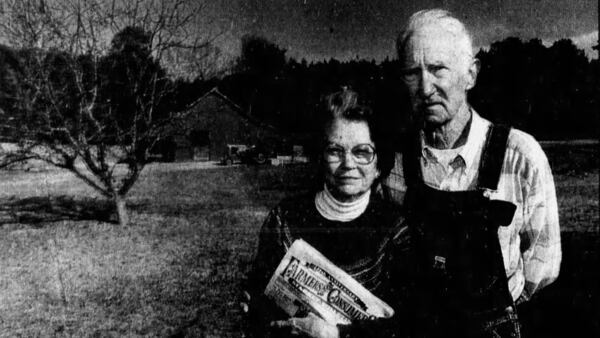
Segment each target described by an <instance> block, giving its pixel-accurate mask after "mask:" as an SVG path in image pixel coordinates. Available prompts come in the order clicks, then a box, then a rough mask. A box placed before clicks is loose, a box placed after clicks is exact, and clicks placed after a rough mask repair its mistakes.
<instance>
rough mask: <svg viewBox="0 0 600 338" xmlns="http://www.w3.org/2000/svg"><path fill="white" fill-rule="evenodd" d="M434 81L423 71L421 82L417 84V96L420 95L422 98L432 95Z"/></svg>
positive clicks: (432, 77)
mask: <svg viewBox="0 0 600 338" xmlns="http://www.w3.org/2000/svg"><path fill="white" fill-rule="evenodd" d="M434 81H435V78H434V76H433V74H431V73H430V72H428V71H423V72H422V73H421V81H420V83H419V94H421V96H422V97H429V96H431V95H433V93H434V91H435V86H434Z"/></svg>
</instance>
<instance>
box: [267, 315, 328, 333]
mask: <svg viewBox="0 0 600 338" xmlns="http://www.w3.org/2000/svg"><path fill="white" fill-rule="evenodd" d="M271 326H272V327H275V328H279V329H289V330H290V331H291V333H292V334H294V335H301V334H304V335H307V336H309V337H313V338H339V331H338V328H337V326H335V325H333V324H329V323H327V322H326V321H324V320H323V319H321V318H319V317H317V316H316V315H315V314H313V313H309V314H308V315H307V316H306V317H302V318H297V317H293V318H290V319H287V320H278V321H274V322H271Z"/></svg>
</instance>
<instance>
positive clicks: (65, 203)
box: [0, 145, 600, 337]
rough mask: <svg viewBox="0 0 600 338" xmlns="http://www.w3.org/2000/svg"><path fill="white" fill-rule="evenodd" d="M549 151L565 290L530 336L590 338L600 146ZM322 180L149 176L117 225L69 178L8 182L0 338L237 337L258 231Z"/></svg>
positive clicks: (3, 182) (301, 168) (534, 315)
mask: <svg viewBox="0 0 600 338" xmlns="http://www.w3.org/2000/svg"><path fill="white" fill-rule="evenodd" d="M546 152H547V153H548V155H549V158H550V162H551V164H552V167H553V171H554V174H555V180H556V188H557V195H558V201H559V208H560V219H561V227H562V235H563V250H564V259H563V265H562V268H561V269H562V271H561V277H560V278H559V280H558V281H557V282H556V283H555V284H554V285H552V286H551V287H549V288H547V290H544V292H545V293H544V294H543V295H541V296H540V298H539V299H538V300H535V302H533V303H531V304H530V305H531V306H530V308H525V309H524V311H523V316H524V317H525V318H526V319H527V322H528V323H529V324H528V325H529V326H528V327H527V328H526V329H528V330H530V331H533V332H537V333H544V335H545V336H554V337H561V336H563V335H564V334H565V333H575V334H574V336H579V337H581V336H587V335H590V336H591V335H592V334H591V333H590V332H592V330H598V325H599V323H598V318H600V311H599V309H600V307H599V306H598V305H597V304H598V301H599V298H598V284H599V281H600V278H598V269H597V266H598V263H599V261H598V254H597V253H596V251H595V249H596V248H597V247H598V246H599V244H600V242H599V241H598V232H599V228H598V226H599V215H598V186H599V177H598V153H597V148H596V145H592V146H589V145H579V146H564V145H549V146H547V147H546ZM313 173H314V171H313V170H311V169H310V167H308V166H306V165H296V166H290V167H245V166H240V167H235V168H214V169H212V168H211V169H200V168H194V167H193V166H192V167H188V166H183V167H182V166H176V167H172V168H168V167H165V166H160V167H151V168H147V170H145V171H144V173H143V175H142V177H141V179H140V181H139V182H138V183H137V184H136V186H135V188H134V190H133V191H132V192H131V195H130V197H129V199H128V206H129V208H130V210H131V214H132V215H131V224H130V225H129V226H128V227H121V226H119V225H117V224H115V223H113V222H112V221H111V220H114V215H112V214H111V213H110V205H108V204H106V203H105V202H104V201H102V200H101V199H100V198H99V197H98V196H95V195H94V194H93V192H92V191H91V190H90V189H89V188H88V187H86V186H85V185H84V184H82V183H80V182H79V181H77V180H76V179H75V178H74V177H73V176H71V175H70V174H68V173H64V172H60V171H44V172H38V173H31V172H0V224H1V226H0V336H3V337H16V336H21V337H30V336H41V337H46V336H58V337H62V336H65V337H66V336H75V337H121V336H129V337H136V336H140V337H141V336H144V337H154V336H157V337H168V336H172V337H184V336H189V337H239V336H240V335H241V325H242V324H241V323H242V321H241V313H240V310H239V306H238V298H237V297H238V294H239V290H240V283H241V281H242V280H243V278H244V277H245V275H246V273H247V271H248V269H249V263H250V262H251V261H252V256H253V254H254V251H255V249H256V245H257V234H258V230H259V228H260V225H261V223H262V221H263V220H264V218H265V216H266V214H267V212H268V210H269V209H270V208H271V207H273V206H274V205H275V204H276V203H277V201H278V200H280V199H281V198H282V197H284V196H287V195H290V194H295V193H298V192H300V191H303V190H306V189H307V187H308V186H309V184H310V183H309V182H312V181H313V178H314V174H313ZM531 307H533V308H534V309H533V310H532V309H531ZM577 330H579V331H577ZM595 332H596V333H597V332H600V331H595ZM571 335H572V334H569V336H571Z"/></svg>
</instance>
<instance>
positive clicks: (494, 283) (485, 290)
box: [403, 125, 520, 337]
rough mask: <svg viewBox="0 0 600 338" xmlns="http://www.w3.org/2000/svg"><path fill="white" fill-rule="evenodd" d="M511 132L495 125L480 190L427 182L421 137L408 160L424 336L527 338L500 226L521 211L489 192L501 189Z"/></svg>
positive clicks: (409, 204)
mask: <svg viewBox="0 0 600 338" xmlns="http://www.w3.org/2000/svg"><path fill="white" fill-rule="evenodd" d="M509 131H510V128H507V127H504V126H493V125H491V126H490V130H489V131H488V134H487V140H486V144H485V146H484V149H483V153H482V159H481V164H480V167H479V176H478V177H479V178H478V182H477V189H476V190H468V191H441V190H437V189H434V188H431V187H429V186H427V185H425V184H424V183H423V179H422V173H421V167H420V161H419V160H418V159H419V157H418V156H417V154H418V153H417V151H420V146H418V147H417V145H416V144H415V143H414V140H416V139H417V138H413V143H412V144H413V145H414V146H413V147H411V148H412V150H411V149H409V150H408V151H407V152H406V155H407V156H403V158H404V163H403V167H404V175H405V181H406V183H407V193H406V200H405V206H406V207H407V212H408V220H409V227H410V228H411V238H412V243H414V245H413V250H414V255H415V256H414V257H415V260H416V261H415V263H416V276H415V277H416V295H415V296H416V298H415V300H416V305H415V306H416V309H415V310H416V315H417V321H416V323H415V324H416V327H417V329H416V336H419V337H519V336H520V333H519V325H518V321H517V318H516V313H514V303H513V300H512V297H511V294H510V292H509V290H508V282H507V277H506V272H505V269H504V261H503V258H502V251H501V249H500V243H499V241H498V228H499V227H500V226H508V225H509V224H510V223H511V221H512V218H513V215H514V212H515V209H516V206H515V205H514V204H512V203H510V202H506V201H499V200H490V199H489V198H487V197H486V196H485V195H484V192H485V190H486V189H490V190H496V189H497V186H498V180H499V178H500V174H501V169H502V163H503V159H504V153H505V151H506V143H507V139H508V133H509Z"/></svg>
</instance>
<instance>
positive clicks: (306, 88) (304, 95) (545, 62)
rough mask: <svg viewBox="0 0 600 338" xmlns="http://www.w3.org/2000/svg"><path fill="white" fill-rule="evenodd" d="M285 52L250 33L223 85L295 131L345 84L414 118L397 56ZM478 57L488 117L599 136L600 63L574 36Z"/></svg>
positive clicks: (477, 92) (400, 122)
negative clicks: (317, 57)
mask: <svg viewBox="0 0 600 338" xmlns="http://www.w3.org/2000/svg"><path fill="white" fill-rule="evenodd" d="M285 53H286V51H285V50H284V49H282V48H280V47H278V46H277V45H275V44H273V43H272V42H269V41H268V40H266V39H264V38H261V37H253V36H247V37H244V39H243V40H242V53H241V56H240V59H239V61H238V63H237V68H236V69H235V71H234V72H233V73H232V74H230V75H229V76H227V77H225V78H224V79H222V80H221V82H220V88H221V89H222V90H223V91H224V92H226V93H227V94H228V95H230V96H231V97H232V98H233V99H234V100H235V101H237V102H240V104H241V105H243V106H244V107H245V108H246V111H247V112H248V113H249V114H252V115H254V116H255V117H258V118H261V119H263V120H266V121H268V122H269V123H272V124H274V125H276V126H279V127H280V128H282V129H284V130H288V131H290V132H294V133H300V134H302V133H306V132H308V131H310V130H311V128H312V127H313V124H314V121H315V116H314V114H315V111H316V110H315V107H316V106H317V105H318V102H319V100H320V98H321V96H322V95H324V94H327V93H330V92H333V91H336V90H339V88H340V86H344V85H347V86H351V87H352V88H354V89H355V90H357V91H359V92H361V93H364V95H365V96H366V97H365V100H366V101H367V103H369V104H371V105H372V106H373V107H374V108H375V110H376V111H377V112H378V114H381V115H383V116H385V119H388V120H389V121H390V122H391V123H394V124H396V125H397V126H398V127H399V128H401V129H402V128H405V127H406V126H407V125H408V124H409V123H410V113H409V109H408V103H407V96H406V92H405V90H404V88H403V85H402V83H401V82H400V65H399V63H398V61H397V60H390V59H386V60H384V61H382V62H376V61H374V60H359V59H355V60H350V61H344V62H340V61H338V60H335V59H330V60H324V61H319V62H311V63H308V62H306V61H305V60H301V61H297V60H295V59H293V58H286V56H285ZM476 56H477V58H478V59H479V60H480V62H481V70H480V72H479V77H478V80H477V85H476V86H475V88H474V89H473V90H471V92H470V93H469V96H470V97H469V100H470V102H471V104H472V105H473V106H474V108H475V109H476V110H477V111H478V112H479V113H480V114H481V115H482V116H484V117H486V118H489V119H491V120H492V121H495V122H499V123H505V124H509V125H512V126H514V127H517V128H519V129H522V130H525V131H527V132H529V133H531V134H533V135H534V136H535V137H537V138H538V139H569V138H590V137H593V138H595V137H596V136H597V130H598V129H597V127H598V108H599V107H598V100H599V95H598V94H600V90H599V89H600V87H599V86H600V83H599V76H598V75H599V73H598V71H599V68H598V66H599V62H598V59H597V58H596V59H593V60H588V58H587V57H586V56H585V54H584V52H583V51H582V50H580V49H578V48H577V47H576V46H575V45H574V44H573V42H572V41H571V40H568V39H562V40H558V41H556V42H555V43H553V44H552V45H551V46H545V45H544V44H543V43H542V41H541V40H539V39H532V40H529V41H522V40H520V39H519V38H515V37H509V38H506V39H504V40H502V41H499V42H495V43H493V44H492V45H491V46H490V47H489V49H485V50H484V49H482V50H480V51H479V52H478V53H477V55H476Z"/></svg>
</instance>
